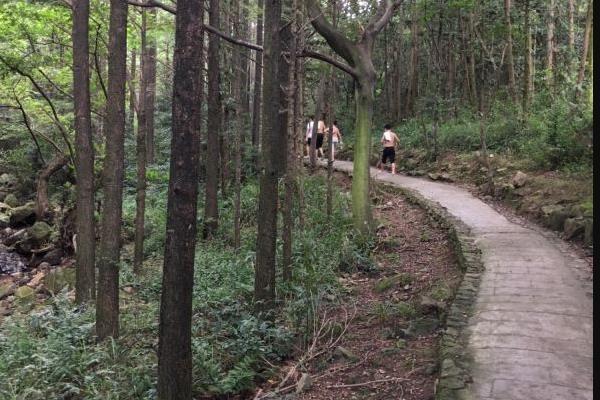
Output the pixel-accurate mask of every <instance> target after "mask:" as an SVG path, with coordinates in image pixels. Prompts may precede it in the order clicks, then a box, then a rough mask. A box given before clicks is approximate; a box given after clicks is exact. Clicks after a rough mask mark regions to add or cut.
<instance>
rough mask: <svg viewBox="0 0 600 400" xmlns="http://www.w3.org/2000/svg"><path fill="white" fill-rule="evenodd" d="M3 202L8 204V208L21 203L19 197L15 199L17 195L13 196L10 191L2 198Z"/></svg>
mask: <svg viewBox="0 0 600 400" xmlns="http://www.w3.org/2000/svg"><path fill="white" fill-rule="evenodd" d="M4 204H6V205H7V206H9V207H10V208H15V207H19V206H20V205H21V202H20V201H19V199H17V196H15V195H14V194H12V193H9V194H7V195H6V197H5V198H4Z"/></svg>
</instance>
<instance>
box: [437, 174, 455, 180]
mask: <svg viewBox="0 0 600 400" xmlns="http://www.w3.org/2000/svg"><path fill="white" fill-rule="evenodd" d="M439 179H440V180H442V181H444V182H454V179H453V178H452V177H451V176H450V174H449V173H447V172H442V173H441V174H440V178H439Z"/></svg>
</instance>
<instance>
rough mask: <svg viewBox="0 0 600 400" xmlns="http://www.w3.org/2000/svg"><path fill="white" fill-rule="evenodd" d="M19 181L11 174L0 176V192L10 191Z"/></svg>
mask: <svg viewBox="0 0 600 400" xmlns="http://www.w3.org/2000/svg"><path fill="white" fill-rule="evenodd" d="M18 183H19V181H18V180H17V177H16V176H14V175H13V174H2V175H0V190H3V191H12V190H14V189H15V188H16V187H17V184H18Z"/></svg>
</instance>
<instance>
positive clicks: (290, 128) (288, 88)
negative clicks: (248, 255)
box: [279, 0, 298, 282]
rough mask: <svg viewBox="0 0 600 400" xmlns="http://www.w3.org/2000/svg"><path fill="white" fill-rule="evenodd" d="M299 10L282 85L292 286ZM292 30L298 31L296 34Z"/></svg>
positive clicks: (286, 267) (284, 36) (285, 40)
mask: <svg viewBox="0 0 600 400" xmlns="http://www.w3.org/2000/svg"><path fill="white" fill-rule="evenodd" d="M296 8H297V0H293V2H292V22H291V24H290V25H286V27H285V28H284V29H283V31H282V33H281V42H282V46H283V47H285V48H288V49H289V52H290V55H289V59H288V60H286V59H285V57H281V58H280V70H279V76H280V80H281V82H280V85H282V92H281V100H282V101H281V103H282V104H281V106H282V109H283V107H285V108H284V109H285V114H284V115H282V117H281V132H285V136H286V139H287V140H286V146H285V152H286V154H287V160H286V161H287V162H286V170H285V176H284V198H283V207H282V214H283V215H282V216H283V229H282V233H281V238H282V241H283V254H282V271H283V280H284V281H285V282H289V281H290V280H291V279H292V245H293V243H292V240H293V237H292V233H293V229H294V217H293V208H294V186H295V185H294V183H295V175H296V160H295V157H296V155H295V153H294V148H295V147H296V146H295V145H294V139H295V137H294V130H295V126H294V107H295V104H294V99H295V98H296V82H295V80H294V78H295V74H296V63H297V57H296V53H297V51H296V50H297V41H298V38H297V36H296V34H297V31H296V30H295V28H296V24H295V19H296ZM292 29H294V31H293V32H292Z"/></svg>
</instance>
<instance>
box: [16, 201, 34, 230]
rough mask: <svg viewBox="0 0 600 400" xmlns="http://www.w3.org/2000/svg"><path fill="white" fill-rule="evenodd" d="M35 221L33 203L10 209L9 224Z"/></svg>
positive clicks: (26, 223) (25, 223) (27, 223)
mask: <svg viewBox="0 0 600 400" xmlns="http://www.w3.org/2000/svg"><path fill="white" fill-rule="evenodd" d="M34 222H35V205H34V204H33V203H27V204H25V205H22V206H19V207H16V208H13V209H12V210H10V226H12V227H15V226H19V225H29V224H32V223H34Z"/></svg>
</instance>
